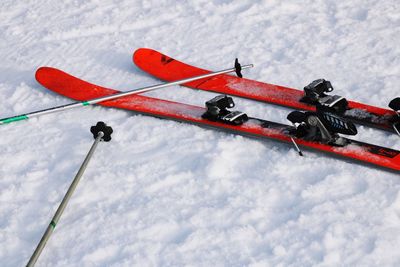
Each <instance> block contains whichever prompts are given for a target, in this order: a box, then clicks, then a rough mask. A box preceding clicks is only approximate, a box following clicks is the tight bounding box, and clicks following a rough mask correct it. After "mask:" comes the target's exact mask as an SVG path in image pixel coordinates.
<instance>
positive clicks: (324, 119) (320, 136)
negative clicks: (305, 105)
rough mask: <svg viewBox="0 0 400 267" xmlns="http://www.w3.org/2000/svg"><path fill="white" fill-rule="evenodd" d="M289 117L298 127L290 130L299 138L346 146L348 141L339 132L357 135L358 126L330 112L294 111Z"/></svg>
mask: <svg viewBox="0 0 400 267" xmlns="http://www.w3.org/2000/svg"><path fill="white" fill-rule="evenodd" d="M287 119H288V120H289V121H291V122H292V123H293V125H294V126H295V127H296V128H295V129H294V130H292V131H291V132H290V134H291V135H294V136H296V137H297V138H302V139H304V140H308V141H317V142H322V143H326V144H330V145H334V146H345V145H346V144H347V141H346V139H345V138H342V137H340V136H339V133H341V134H346V135H356V134H357V128H356V126H355V125H354V124H353V123H351V122H348V121H345V120H344V119H342V118H340V117H338V116H337V115H335V114H333V113H329V112H320V111H317V112H307V111H292V112H291V113H289V115H288V116H287Z"/></svg>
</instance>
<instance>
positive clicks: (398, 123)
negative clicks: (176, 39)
mask: <svg viewBox="0 0 400 267" xmlns="http://www.w3.org/2000/svg"><path fill="white" fill-rule="evenodd" d="M389 107H390V108H391V109H393V110H394V112H396V114H397V116H396V117H395V118H394V119H393V129H394V130H395V131H396V133H397V134H398V135H399V136H400V97H397V98H395V99H393V100H392V101H390V103H389Z"/></svg>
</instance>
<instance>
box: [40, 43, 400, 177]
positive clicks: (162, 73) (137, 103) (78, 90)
mask: <svg viewBox="0 0 400 267" xmlns="http://www.w3.org/2000/svg"><path fill="white" fill-rule="evenodd" d="M133 61H134V63H135V64H136V65H137V66H138V67H139V68H141V69H142V70H144V71H145V72H147V73H149V74H151V75H153V76H155V77H157V78H160V79H162V80H166V81H175V80H180V79H184V78H188V77H193V76H198V75H202V74H206V73H209V72H210V71H208V70H204V69H200V68H197V67H194V66H191V65H187V64H185V63H182V62H180V61H177V60H175V59H173V58H170V57H168V56H166V55H164V54H161V53H159V52H157V51H154V50H151V49H146V48H141V49H138V50H137V51H136V52H135V53H134V55H133ZM36 79H37V81H38V82H39V83H40V84H42V85H43V86H44V87H46V88H48V89H50V90H52V91H54V92H57V93H59V94H61V95H64V96H66V97H69V98H72V99H75V100H78V101H87V100H90V99H93V98H98V97H102V96H107V95H111V94H115V93H118V91H116V90H113V89H108V88H104V87H100V86H97V85H94V84H91V83H88V82H86V81H83V80H81V79H78V78H76V77H73V76H71V75H69V74H67V73H65V72H63V71H61V70H58V69H54V68H50V67H42V68H40V69H38V70H37V72H36ZM184 85H185V86H188V87H191V88H196V89H200V90H207V91H213V92H218V93H222V94H227V95H233V96H239V97H244V98H249V99H253V100H258V101H262V102H267V103H273V104H278V105H283V106H287V107H291V108H295V109H301V110H306V111H311V112H315V110H316V105H315V104H313V103H311V104H310V103H305V102H302V98H303V97H304V93H303V92H302V91H300V90H296V89H292V88H287V87H283V86H278V85H272V84H267V83H262V82H258V81H254V80H249V79H245V78H238V77H235V76H231V75H226V74H223V75H218V76H215V77H212V78H207V79H202V80H198V81H194V82H190V83H187V84H184ZM321 96H322V97H326V95H325V94H324V92H322V94H321ZM330 100H331V99H330ZM333 100H334V101H327V103H323V104H324V106H323V107H324V108H330V107H331V106H334V105H332V103H333V104H335V103H336V102H338V101H342V102H343V101H345V100H343V99H340V98H334V99H333ZM398 101H399V100H398V99H397V100H393V101H392V103H394V104H393V105H392V106H396V105H398ZM345 102H346V104H347V107H346V110H345V111H343V112H342V113H343V114H341V116H342V117H345V118H348V119H350V120H352V121H355V122H358V123H362V124H367V125H370V126H374V127H377V128H380V129H384V130H388V131H394V129H395V128H394V127H393V124H394V123H398V122H399V121H400V119H399V118H398V114H397V112H396V111H393V110H389V109H383V108H378V107H374V106H369V105H365V104H361V103H357V102H353V101H345ZM100 105H102V106H107V107H116V108H122V109H127V110H131V111H134V112H137V113H141V114H146V115H150V116H155V117H160V118H166V119H172V120H176V121H180V122H186V123H191V124H196V125H200V126H206V127H210V128H215V129H218V130H224V131H227V132H232V133H235V134H240V135H245V136H250V137H256V138H261V139H275V140H278V141H283V142H292V141H295V143H296V144H297V145H298V146H300V147H304V148H309V149H313V150H318V151H322V152H327V153H330V154H335V155H338V156H342V157H345V158H348V159H355V160H358V161H362V162H364V163H369V164H373V165H376V166H380V167H383V168H388V169H391V170H395V171H400V151H397V150H394V149H390V148H385V147H381V146H377V145H372V144H368V143H364V142H359V141H355V140H351V139H347V138H344V137H343V138H342V139H343V140H344V141H345V142H344V143H345V145H343V146H335V145H332V144H327V143H324V142H318V141H311V140H306V139H304V138H300V137H295V135H293V132H294V130H295V127H293V126H289V125H285V124H280V123H275V122H271V121H267V120H263V119H256V118H250V119H249V120H248V121H245V122H244V123H242V124H240V125H234V124H228V123H224V122H222V121H218V120H209V119H206V118H204V116H203V114H204V113H205V112H206V111H207V110H206V108H204V107H198V106H192V105H187V104H183V103H177V102H172V101H167V100H162V99H157V98H152V97H146V96H142V95H138V94H136V95H131V96H125V97H121V98H118V99H114V100H109V101H104V102H101V103H100ZM317 105H318V104H317Z"/></svg>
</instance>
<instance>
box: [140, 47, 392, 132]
mask: <svg viewBox="0 0 400 267" xmlns="http://www.w3.org/2000/svg"><path fill="white" fill-rule="evenodd" d="M133 62H134V63H135V64H136V65H137V66H138V67H139V68H140V69H142V70H143V71H145V72H147V73H149V74H151V75H153V76H155V77H157V78H159V79H161V80H165V81H174V80H179V79H182V78H185V77H190V76H193V75H200V74H205V73H208V72H210V71H208V70H205V69H201V68H197V67H195V66H192V65H189V64H186V63H183V62H181V61H178V60H176V59H174V58H171V57H169V56H167V55H165V54H162V53H160V52H158V51H155V50H152V49H148V48H139V49H137V50H136V51H135V52H134V54H133ZM324 82H327V81H324V80H322V79H320V80H316V81H314V82H313V83H311V84H310V85H311V86H315V87H317V86H320V87H321V86H324V85H325V84H324ZM328 83H329V82H328ZM310 85H309V86H310ZM184 86H187V87H190V88H195V89H200V90H206V91H212V92H217V93H222V94H228V95H233V96H239V97H243V98H248V99H253V100H257V101H262V102H266V103H272V104H277V105H281V106H286V107H290V108H294V109H301V110H306V111H315V110H316V106H315V104H308V103H304V102H302V101H301V100H302V99H303V98H304V96H305V94H304V92H303V91H301V90H298V89H293V88H288V87H284V86H280V85H274V84H269V83H264V82H259V81H255V80H250V79H246V78H238V77H234V76H231V75H221V76H218V77H213V78H210V79H202V80H198V81H195V82H191V83H186V84H184ZM309 86H308V87H309ZM306 88H307V87H306ZM331 90H333V88H328V90H326V91H325V92H330V91H331ZM325 92H320V94H321V96H327V95H326V94H325ZM339 100H340V101H342V102H344V101H345V102H346V110H343V113H342V114H341V115H342V117H344V118H346V119H349V120H351V121H354V122H355V123H360V124H364V125H368V126H371V127H376V128H380V129H383V130H387V131H391V132H398V131H399V130H398V129H396V128H395V127H394V125H397V127H398V128H399V129H400V126H399V125H400V119H399V116H398V115H397V114H396V112H395V111H393V110H390V109H384V108H380V107H375V106H371V105H366V104H362V103H358V102H355V101H347V100H344V99H343V98H341V97H339V96H328V99H326V101H325V103H324V104H325V105H326V106H333V105H335V104H338V101H339ZM394 100H396V99H394ZM392 102H393V101H392ZM328 108H329V107H328Z"/></svg>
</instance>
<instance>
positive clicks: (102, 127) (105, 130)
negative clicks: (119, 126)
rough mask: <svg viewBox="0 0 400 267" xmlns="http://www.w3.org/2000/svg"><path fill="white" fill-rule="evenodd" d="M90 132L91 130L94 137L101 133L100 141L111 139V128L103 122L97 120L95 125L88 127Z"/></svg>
mask: <svg viewBox="0 0 400 267" xmlns="http://www.w3.org/2000/svg"><path fill="white" fill-rule="evenodd" d="M90 132H92V134H93V138H94V139H96V138H98V137H99V135H101V141H104V142H109V141H110V140H111V134H112V133H113V129H112V128H111V127H110V126H107V125H106V124H105V123H104V122H102V121H99V122H97V124H96V125H95V126H92V127H90Z"/></svg>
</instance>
